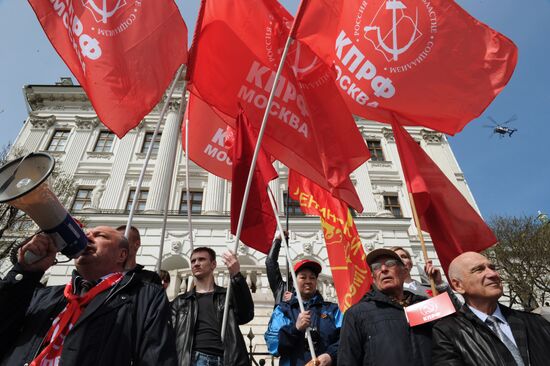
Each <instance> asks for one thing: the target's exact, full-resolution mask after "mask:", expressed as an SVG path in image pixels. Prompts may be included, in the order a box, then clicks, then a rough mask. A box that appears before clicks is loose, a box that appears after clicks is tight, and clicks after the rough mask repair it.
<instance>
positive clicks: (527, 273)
mask: <svg viewBox="0 0 550 366" xmlns="http://www.w3.org/2000/svg"><path fill="white" fill-rule="evenodd" d="M489 225H490V226H491V228H492V229H493V231H494V233H495V235H496V236H497V238H498V240H499V244H498V245H496V246H494V247H492V248H490V249H488V250H487V251H486V254H487V255H488V256H489V257H490V258H491V259H492V260H493V261H494V263H495V264H496V265H497V266H498V269H499V273H500V275H501V277H502V279H503V281H504V282H505V284H506V286H505V289H506V293H505V295H506V296H507V297H509V299H510V305H516V304H517V305H520V306H522V307H523V309H524V310H526V311H532V310H533V309H536V308H537V307H539V306H543V305H545V304H546V303H547V302H548V301H550V224H543V223H541V222H540V221H538V220H537V219H536V218H535V217H528V216H524V217H505V216H497V217H494V218H492V219H491V220H490V224H489Z"/></svg>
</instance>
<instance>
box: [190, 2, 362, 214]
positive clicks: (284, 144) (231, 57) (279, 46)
mask: <svg viewBox="0 0 550 366" xmlns="http://www.w3.org/2000/svg"><path fill="white" fill-rule="evenodd" d="M204 6H205V7H204V8H203V12H202V14H203V18H202V25H201V26H198V28H199V30H198V33H197V34H196V37H195V38H196V43H194V46H193V50H192V54H193V56H192V57H193V59H192V60H193V65H192V66H191V70H192V74H191V76H190V82H191V89H190V90H191V91H192V92H193V93H195V94H196V95H198V96H200V98H201V99H202V100H204V101H205V102H207V103H208V104H210V105H211V106H213V107H214V108H216V109H217V110H219V111H221V112H222V113H224V114H226V115H229V116H231V117H233V118H235V117H236V115H237V113H238V104H239V103H240V104H241V105H242V107H243V108H244V110H245V111H246V114H247V116H248V117H249V118H250V121H251V123H252V124H253V127H254V128H255V129H256V130H258V129H259V127H260V123H261V121H262V118H263V115H264V111H265V108H266V106H267V100H268V97H269V92H270V90H271V88H272V85H273V83H274V78H275V71H276V69H277V66H278V64H279V60H280V57H281V52H282V50H283V48H284V45H285V42H286V40H287V37H288V34H289V27H290V25H291V24H292V21H293V19H292V17H291V16H290V14H288V12H287V11H286V10H285V9H284V8H282V7H281V6H280V5H279V4H278V3H277V2H276V1H274V0H258V1H254V2H251V1H248V0H233V1H211V2H208V1H207V2H206V4H205V5H204ZM334 77H335V75H334V72H333V71H332V70H331V69H330V68H329V67H327V66H326V65H325V64H324V63H323V62H321V60H320V59H319V58H317V57H316V56H315V54H313V53H312V52H311V51H310V50H309V48H308V47H307V46H304V45H301V44H299V43H294V44H293V45H292V46H291V49H290V51H289V56H288V60H287V63H286V66H285V67H284V69H283V72H282V76H281V78H280V82H279V84H278V87H277V89H276V93H275V98H274V103H273V106H272V108H271V110H270V117H269V121H268V124H267V129H266V134H265V138H264V142H263V144H262V145H263V147H264V148H265V150H266V151H267V152H268V153H269V154H270V155H271V156H273V157H274V158H275V159H277V160H280V161H281V162H282V163H284V164H285V165H286V166H288V167H290V168H292V169H295V170H296V171H298V172H300V173H301V174H303V175H304V176H307V177H308V178H309V179H311V180H313V181H315V182H316V183H317V184H319V185H321V186H322V187H323V188H326V189H328V190H330V191H331V192H332V193H334V194H338V191H339V189H340V188H342V186H347V189H348V191H349V188H350V187H349V174H350V173H352V172H353V171H354V170H355V169H356V168H357V167H358V166H360V165H361V164H362V163H363V162H365V161H366V160H367V159H368V157H369V152H368V149H367V147H366V144H365V142H364V140H363V138H362V136H361V134H360V133H359V131H358V129H357V126H356V124H355V121H354V119H353V117H352V115H351V114H350V113H349V111H348V110H347V108H346V105H345V103H344V100H343V98H342V97H341V96H340V94H339V92H338V89H337V88H336V85H335V84H334ZM352 189H353V187H352ZM345 199H346V200H347V202H348V203H350V204H351V205H353V207H354V208H356V209H357V210H359V211H362V207H361V203H360V201H359V198H358V197H357V194H356V193H355V192H354V194H353V196H352V197H346V198H345Z"/></svg>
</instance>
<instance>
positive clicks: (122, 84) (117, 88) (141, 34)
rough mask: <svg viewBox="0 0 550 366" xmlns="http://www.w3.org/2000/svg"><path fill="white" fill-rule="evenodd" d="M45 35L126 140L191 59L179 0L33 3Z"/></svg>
mask: <svg viewBox="0 0 550 366" xmlns="http://www.w3.org/2000/svg"><path fill="white" fill-rule="evenodd" d="M29 3H30V4H31V6H32V7H33V9H34V12H35V13H36V16H37V18H38V20H39V21H40V24H41V25H42V28H44V32H45V33H46V35H47V36H48V38H49V40H50V42H51V43H52V45H53V46H54V48H55V50H56V51H57V53H58V54H59V55H60V56H61V58H62V59H63V61H64V62H65V63H66V64H67V66H68V67H69V69H70V70H71V72H72V73H73V74H74V76H75V77H76V78H77V79H78V81H79V83H80V85H82V88H83V89H84V91H85V92H86V94H87V95H88V98H89V99H90V102H91V103H92V106H93V107H94V109H95V111H96V113H97V115H98V117H99V119H100V120H101V122H103V123H104V124H105V125H106V126H107V127H109V129H111V130H112V131H113V132H114V133H116V134H117V136H118V137H122V136H124V135H125V134H126V132H128V131H129V130H130V129H132V128H134V127H135V126H137V125H138V123H139V122H140V121H141V119H142V118H143V117H144V116H145V115H146V114H147V113H149V112H150V111H151V109H153V107H154V106H155V105H157V103H158V102H159V101H160V98H161V97H162V95H163V93H164V91H165V90H166V88H167V86H168V84H169V83H170V81H171V80H172V78H173V77H174V74H175V72H176V70H177V68H178V67H179V66H180V65H181V64H183V63H185V62H186V61H187V28H186V26H185V23H184V22H183V19H182V17H181V15H180V13H179V10H178V8H177V7H176V5H175V3H174V1H173V0H155V1H139V0H123V1H119V0H118V1H116V0H108V1H105V0H102V1H93V0H89V1H81V0H55V1H53V0H51V1H44V0H29Z"/></svg>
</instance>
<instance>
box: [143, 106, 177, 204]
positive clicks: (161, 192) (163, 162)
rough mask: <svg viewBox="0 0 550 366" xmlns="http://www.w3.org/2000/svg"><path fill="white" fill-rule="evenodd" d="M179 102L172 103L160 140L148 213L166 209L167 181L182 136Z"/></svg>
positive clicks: (148, 198) (148, 201) (150, 188)
mask: <svg viewBox="0 0 550 366" xmlns="http://www.w3.org/2000/svg"><path fill="white" fill-rule="evenodd" d="M178 108H179V103H178V102H170V106H169V107H168V113H167V116H166V122H165V123H164V129H163V130H162V136H161V138H160V146H159V151H158V154H157V159H156V164H155V170H154V171H153V177H152V178H151V185H150V187H149V196H148V197H147V203H146V205H145V211H146V212H152V213H160V212H161V211H162V210H163V209H164V202H165V201H166V195H167V194H168V193H169V192H167V191H166V188H165V185H166V181H167V180H168V179H170V175H171V173H172V172H171V171H170V169H169V168H170V161H171V160H172V157H173V155H174V151H175V150H176V149H177V148H178V140H179V137H180V135H181V130H180V122H181V121H178Z"/></svg>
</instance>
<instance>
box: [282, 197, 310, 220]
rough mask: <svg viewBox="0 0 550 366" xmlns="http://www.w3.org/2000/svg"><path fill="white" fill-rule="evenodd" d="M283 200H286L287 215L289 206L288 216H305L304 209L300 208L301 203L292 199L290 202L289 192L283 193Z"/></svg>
mask: <svg viewBox="0 0 550 366" xmlns="http://www.w3.org/2000/svg"><path fill="white" fill-rule="evenodd" d="M283 198H284V200H285V202H284V204H283V206H284V208H285V215H286V210H287V205H288V215H289V216H305V215H304V213H303V212H302V209H301V208H300V202H298V201H296V200H293V199H292V198H290V200H288V193H287V192H284V193H283Z"/></svg>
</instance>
